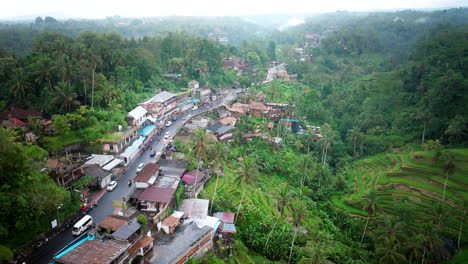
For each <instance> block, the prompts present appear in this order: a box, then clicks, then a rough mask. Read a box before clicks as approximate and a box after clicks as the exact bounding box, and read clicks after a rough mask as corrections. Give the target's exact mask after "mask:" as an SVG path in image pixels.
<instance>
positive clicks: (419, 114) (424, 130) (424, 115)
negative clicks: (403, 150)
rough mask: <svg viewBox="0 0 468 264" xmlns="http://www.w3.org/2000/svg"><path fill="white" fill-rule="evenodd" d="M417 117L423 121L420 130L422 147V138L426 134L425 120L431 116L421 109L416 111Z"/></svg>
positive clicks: (422, 145) (422, 144)
mask: <svg viewBox="0 0 468 264" xmlns="http://www.w3.org/2000/svg"><path fill="white" fill-rule="evenodd" d="M417 118H418V119H419V120H422V121H423V122H424V123H423V132H422V137H421V147H422V148H423V147H424V138H425V136H426V123H427V120H429V119H430V118H431V114H430V113H429V112H424V111H422V112H419V113H418V117H417Z"/></svg>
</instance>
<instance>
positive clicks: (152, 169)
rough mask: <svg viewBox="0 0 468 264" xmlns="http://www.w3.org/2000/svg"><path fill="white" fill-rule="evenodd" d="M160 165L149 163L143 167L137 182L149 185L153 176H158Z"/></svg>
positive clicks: (136, 178) (136, 179)
mask: <svg viewBox="0 0 468 264" xmlns="http://www.w3.org/2000/svg"><path fill="white" fill-rule="evenodd" d="M158 171H159V165H158V164H156V163H148V164H146V165H145V167H143V169H142V170H141V171H140V172H139V173H138V175H137V176H136V177H135V182H143V183H147V182H148V181H149V179H150V178H151V176H155V175H157V174H158Z"/></svg>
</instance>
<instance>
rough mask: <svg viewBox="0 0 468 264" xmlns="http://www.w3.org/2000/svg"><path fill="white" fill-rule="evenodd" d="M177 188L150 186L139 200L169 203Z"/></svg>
mask: <svg viewBox="0 0 468 264" xmlns="http://www.w3.org/2000/svg"><path fill="white" fill-rule="evenodd" d="M175 191H176V189H174V188H159V187H148V188H146V190H145V191H144V192H143V193H142V194H141V195H140V197H139V198H138V200H141V201H149V202H157V203H168V202H169V201H171V198H172V196H173V195H174V193H175Z"/></svg>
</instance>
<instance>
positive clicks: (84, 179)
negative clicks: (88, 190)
mask: <svg viewBox="0 0 468 264" xmlns="http://www.w3.org/2000/svg"><path fill="white" fill-rule="evenodd" d="M93 179H94V178H93V176H89V175H85V176H83V177H81V179H79V180H77V181H75V182H74V183H73V188H76V189H80V188H83V187H84V186H87V185H88V184H89V183H90V182H91V181H92V180H93Z"/></svg>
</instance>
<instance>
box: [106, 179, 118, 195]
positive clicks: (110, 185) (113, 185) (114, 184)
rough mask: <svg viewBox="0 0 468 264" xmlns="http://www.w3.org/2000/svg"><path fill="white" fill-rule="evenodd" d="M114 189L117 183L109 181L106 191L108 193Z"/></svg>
mask: <svg viewBox="0 0 468 264" xmlns="http://www.w3.org/2000/svg"><path fill="white" fill-rule="evenodd" d="M115 187H117V182H116V181H111V182H109V184H107V190H108V191H109V192H110V191H113V190H114V189H115Z"/></svg>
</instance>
